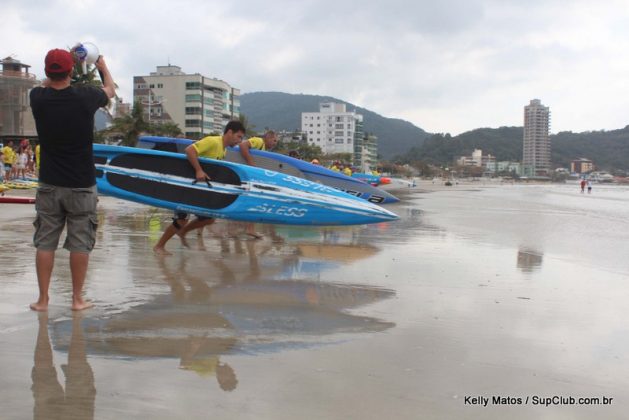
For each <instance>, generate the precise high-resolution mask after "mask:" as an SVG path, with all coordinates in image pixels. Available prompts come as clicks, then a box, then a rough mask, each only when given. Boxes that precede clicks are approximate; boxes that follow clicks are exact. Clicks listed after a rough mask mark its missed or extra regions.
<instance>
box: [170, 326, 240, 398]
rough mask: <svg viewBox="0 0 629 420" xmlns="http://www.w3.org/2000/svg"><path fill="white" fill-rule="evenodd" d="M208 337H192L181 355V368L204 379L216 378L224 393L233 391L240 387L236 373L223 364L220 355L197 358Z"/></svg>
mask: <svg viewBox="0 0 629 420" xmlns="http://www.w3.org/2000/svg"><path fill="white" fill-rule="evenodd" d="M206 339H207V337H190V341H189V342H188V345H187V346H186V348H185V349H184V351H183V353H182V355H181V361H180V362H179V368H180V369H183V370H191V371H194V372H196V373H197V374H198V375H199V376H201V377H203V378H208V377H212V376H216V380H217V382H218V385H219V386H220V387H221V389H222V390H223V391H233V390H234V389H236V386H237V385H238V378H237V377H236V372H235V371H234V369H233V368H232V367H231V366H230V365H228V364H227V363H221V361H220V359H219V356H218V355H212V356H207V355H206V356H201V357H200V358H199V357H197V356H196V353H197V352H198V351H199V350H200V349H201V346H202V345H203V341H204V340H206Z"/></svg>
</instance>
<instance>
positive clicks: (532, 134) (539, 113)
mask: <svg viewBox="0 0 629 420" xmlns="http://www.w3.org/2000/svg"><path fill="white" fill-rule="evenodd" d="M522 167H523V170H524V175H525V176H549V175H550V171H551V167H550V110H549V108H548V107H547V106H544V105H542V102H541V101H540V100H539V99H532V100H531V102H530V103H529V105H527V106H525V107H524V144H523V152H522Z"/></svg>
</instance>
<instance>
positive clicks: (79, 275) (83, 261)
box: [70, 252, 94, 311]
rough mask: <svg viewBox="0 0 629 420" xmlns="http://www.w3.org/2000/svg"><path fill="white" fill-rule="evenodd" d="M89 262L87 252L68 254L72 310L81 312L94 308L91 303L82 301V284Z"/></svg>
mask: <svg viewBox="0 0 629 420" xmlns="http://www.w3.org/2000/svg"><path fill="white" fill-rule="evenodd" d="M89 260H90V254H89V253H88V252H70V271H71V273H72V310H73V311H81V310H83V309H87V308H91V307H92V306H94V304H93V303H92V302H88V301H85V300H83V296H82V293H83V284H84V283H85V275H86V274H87V265H88V263H89Z"/></svg>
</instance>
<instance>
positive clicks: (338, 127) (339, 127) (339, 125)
mask: <svg viewBox="0 0 629 420" xmlns="http://www.w3.org/2000/svg"><path fill="white" fill-rule="evenodd" d="M334 128H336V129H337V130H342V129H343V128H345V127H344V126H343V124H335V125H334Z"/></svg>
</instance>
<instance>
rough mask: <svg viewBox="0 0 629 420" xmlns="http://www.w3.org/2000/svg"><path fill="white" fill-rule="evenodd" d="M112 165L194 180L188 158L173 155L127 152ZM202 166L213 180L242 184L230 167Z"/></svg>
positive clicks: (208, 164)
mask: <svg viewBox="0 0 629 420" xmlns="http://www.w3.org/2000/svg"><path fill="white" fill-rule="evenodd" d="M109 164H110V165H111V166H119V167H122V168H130V169H140V170H144V171H153V172H159V173H162V174H168V175H175V176H181V177H185V178H190V182H192V181H193V180H194V169H192V165H190V162H188V160H187V159H177V158H174V157H171V156H154V155H145V154H133V153H125V154H121V155H118V156H116V157H114V158H113V159H112V160H111V162H109ZM201 167H202V168H203V170H204V171H205V173H206V174H208V175H209V177H210V180H211V181H216V182H220V183H223V184H232V185H240V184H241V182H240V177H239V176H238V174H237V173H236V172H234V171H232V170H231V169H230V168H227V167H225V166H223V165H216V164H212V163H202V164H201Z"/></svg>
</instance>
